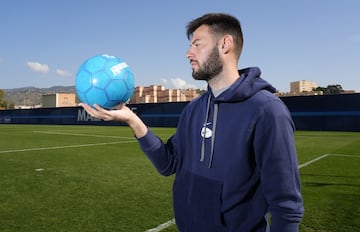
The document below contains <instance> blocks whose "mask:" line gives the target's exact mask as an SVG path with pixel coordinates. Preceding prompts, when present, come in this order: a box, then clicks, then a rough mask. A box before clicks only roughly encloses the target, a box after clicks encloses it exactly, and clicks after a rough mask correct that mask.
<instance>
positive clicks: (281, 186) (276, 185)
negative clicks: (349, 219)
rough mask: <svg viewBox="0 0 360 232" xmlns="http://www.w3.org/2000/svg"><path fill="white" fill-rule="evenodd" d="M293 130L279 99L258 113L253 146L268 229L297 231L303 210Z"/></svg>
mask: <svg viewBox="0 0 360 232" xmlns="http://www.w3.org/2000/svg"><path fill="white" fill-rule="evenodd" d="M294 130H295V128H294V124H293V121H292V119H291V117H290V113H289V112H288V110H287V108H286V106H285V105H284V104H283V103H282V102H281V100H274V101H272V102H269V103H267V104H266V106H264V108H263V109H262V112H261V113H260V114H259V118H258V122H257V125H256V129H255V137H254V149H255V157H256V162H257V164H258V166H259V171H260V176H261V183H262V187H263V190H264V194H265V198H266V200H267V202H268V204H269V211H270V213H271V231H277V232H285V231H286V232H290V231H291V232H294V231H298V227H299V224H300V221H301V218H302V216H303V212H304V209H303V200H302V196H301V186H300V177H299V171H298V162H297V154H296V147H295V142H294Z"/></svg>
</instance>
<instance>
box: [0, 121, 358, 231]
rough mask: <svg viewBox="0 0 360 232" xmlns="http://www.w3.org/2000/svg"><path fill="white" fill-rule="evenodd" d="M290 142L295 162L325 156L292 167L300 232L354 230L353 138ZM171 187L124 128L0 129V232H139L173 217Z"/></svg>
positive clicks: (306, 136) (336, 135) (310, 135)
mask: <svg viewBox="0 0 360 232" xmlns="http://www.w3.org/2000/svg"><path fill="white" fill-rule="evenodd" d="M152 130H153V131H155V133H156V134H157V135H158V136H159V137H161V138H163V139H164V140H166V139H167V138H168V137H169V136H170V135H171V134H172V133H173V132H174V129H173V128H153V129H152ZM296 145H297V150H298V159H299V164H305V163H306V162H308V161H311V160H314V159H316V158H318V157H320V156H322V155H324V154H329V155H328V156H324V158H322V159H319V160H318V161H316V162H313V163H311V164H309V165H306V166H303V167H301V168H300V174H301V178H302V192H303V196H304V201H305V217H304V219H303V222H302V224H301V227H300V231H356V230H358V228H360V223H359V222H358V221H359V220H356V218H357V216H358V215H360V169H359V164H360V149H359V148H360V133H346V132H307V131H299V132H297V134H296ZM172 182H173V177H162V176H160V175H159V174H158V173H157V172H156V171H155V169H154V168H153V166H152V164H151V163H150V162H149V160H148V159H147V158H146V157H145V156H144V155H143V153H142V152H141V151H140V149H139V146H138V144H137V142H136V140H135V139H134V137H133V135H132V133H131V131H130V130H129V128H127V127H113V126H57V125H0V231H2V232H3V231H126V232H129V231H146V230H147V229H150V228H154V227H156V226H157V225H159V224H162V223H164V222H167V221H169V220H171V219H172V218H173V213H172V194H171V188H172ZM163 231H164V232H170V231H176V228H175V226H171V227H169V228H167V229H165V230H163Z"/></svg>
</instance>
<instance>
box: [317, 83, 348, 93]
mask: <svg viewBox="0 0 360 232" xmlns="http://www.w3.org/2000/svg"><path fill="white" fill-rule="evenodd" d="M314 91H322V92H323V94H324V95H334V94H340V93H341V92H344V90H343V88H342V86H341V85H339V84H336V85H328V86H327V87H321V86H319V87H317V88H314Z"/></svg>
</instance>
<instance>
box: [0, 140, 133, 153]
mask: <svg viewBox="0 0 360 232" xmlns="http://www.w3.org/2000/svg"><path fill="white" fill-rule="evenodd" d="M135 142H137V141H136V140H135V141H120V142H110V143H88V144H80V145H67V146H55V147H35V148H26V149H15V150H7V151H0V154H5V153H16V152H28V151H43V150H56V149H65V148H77V147H91V146H103V145H111V144H119V143H135Z"/></svg>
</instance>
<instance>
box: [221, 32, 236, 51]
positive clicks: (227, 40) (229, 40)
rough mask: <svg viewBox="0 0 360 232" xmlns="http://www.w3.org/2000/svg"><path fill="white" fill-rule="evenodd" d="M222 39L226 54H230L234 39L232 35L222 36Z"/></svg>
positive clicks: (222, 47) (222, 48) (222, 46)
mask: <svg viewBox="0 0 360 232" xmlns="http://www.w3.org/2000/svg"><path fill="white" fill-rule="evenodd" d="M220 41H221V50H222V52H223V53H224V54H228V53H229V52H230V51H232V50H233V46H234V39H233V37H232V36H231V35H225V36H224V37H222V39H221V40H220Z"/></svg>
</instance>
